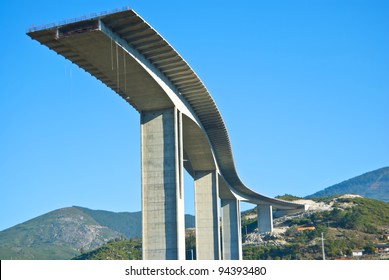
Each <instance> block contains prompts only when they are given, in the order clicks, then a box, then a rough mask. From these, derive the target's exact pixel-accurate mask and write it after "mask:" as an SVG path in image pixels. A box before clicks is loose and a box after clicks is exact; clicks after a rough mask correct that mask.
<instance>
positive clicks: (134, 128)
mask: <svg viewBox="0 0 389 280" xmlns="http://www.w3.org/2000/svg"><path fill="white" fill-rule="evenodd" d="M123 6H130V7H131V8H133V9H134V10H135V11H136V12H137V13H138V14H139V15H141V17H143V18H144V19H145V20H146V21H147V22H148V23H149V24H150V25H151V26H153V27H154V28H155V29H156V30H157V31H158V32H159V33H160V34H161V35H162V36H163V37H164V38H165V39H166V40H167V41H168V42H169V43H170V44H171V45H172V46H173V47H174V48H175V49H176V50H177V51H178V52H179V53H180V54H181V56H182V57H183V58H184V59H185V60H186V61H187V62H188V63H189V64H190V65H191V67H192V68H193V69H194V71H195V72H196V73H197V74H198V75H199V77H200V78H201V79H202V81H203V82H204V84H205V85H206V87H207V88H208V89H209V91H210V93H211V95H212V97H213V98H214V100H215V102H216V104H217V106H218V108H219V110H220V112H221V114H222V116H223V119H224V121H225V124H226V126H227V129H228V133H229V136H230V139H231V144H232V150H233V154H234V159H235V163H236V167H237V170H238V173H239V175H240V177H241V179H242V181H243V182H244V183H245V184H246V185H247V186H248V187H249V188H251V189H253V190H255V191H257V192H260V193H262V194H265V195H268V196H276V195H280V194H285V193H290V194H294V195H298V196H306V195H309V194H312V193H314V192H316V191H319V190H321V189H323V188H325V187H328V186H330V185H333V184H336V183H339V182H341V181H343V180H346V179H349V178H351V177H354V176H357V175H360V174H362V173H365V172H368V171H371V170H374V169H377V168H381V167H384V166H389V126H388V122H389V28H388V27H389V17H388V14H389V1H375V0H366V1H358V0H350V1H345V0H305V1H302V0H290V1H288V0H285V1H282V0H279V1H276V0H272V1H270V0H269V1H259V0H252V1H209V0H196V1H183V0H166V1H151V0H133V1H98V0H93V1H90V0H83V1H75V0H67V1H43V0H34V1H11V0H5V1H3V2H2V5H1V10H0V23H1V27H2V28H1V29H0V32H1V36H0V38H1V39H0V40H1V51H0V58H1V67H0V77H1V83H0V97H1V98H0V190H1V193H0V230H3V229H5V228H8V227H11V226H13V225H16V224H18V223H21V222H23V221H26V220H28V219H30V218H33V217H35V216H38V215H40V214H44V213H46V212H48V211H51V210H55V209H58V208H62V207H68V206H72V205H78V206H84V207H88V208H91V209H102V210H109V211H116V212H121V211H129V212H132V211H139V210H140V148H139V138H140V135H139V130H140V128H139V115H138V113H137V112H136V111H135V110H134V109H133V108H132V107H130V106H129V105H128V104H127V103H125V102H124V101H123V100H122V99H121V98H120V97H119V96H118V95H116V94H115V93H114V92H112V91H111V90H110V89H108V88H107V87H106V86H105V85H103V84H102V83H101V82H99V81H98V80H96V79H95V78H93V77H91V76H90V75H89V74H88V73H85V72H84V71H83V70H80V69H79V68H78V67H77V66H75V65H73V64H71V63H70V62H69V61H67V60H65V59H64V58H62V57H61V56H58V55H57V54H55V53H54V52H53V51H50V50H49V49H48V48H46V47H44V46H41V45H39V43H37V42H36V41H33V40H31V39H30V38H29V37H28V36H27V35H26V31H27V29H28V28H29V27H31V26H32V25H38V26H39V25H42V24H47V23H52V22H59V21H61V20H65V19H70V18H73V17H79V16H83V15H88V14H90V13H93V12H101V11H105V10H112V9H115V8H121V7H123ZM185 183H186V185H185V189H186V194H185V195H186V211H187V212H188V213H193V180H191V178H189V176H187V178H186V180H185ZM245 207H249V206H247V205H246V206H245ZM250 207H251V206H250Z"/></svg>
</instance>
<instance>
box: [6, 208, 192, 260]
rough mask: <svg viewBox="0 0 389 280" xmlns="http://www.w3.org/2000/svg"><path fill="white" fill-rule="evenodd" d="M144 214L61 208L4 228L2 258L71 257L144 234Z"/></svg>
mask: <svg viewBox="0 0 389 280" xmlns="http://www.w3.org/2000/svg"><path fill="white" fill-rule="evenodd" d="M141 216H142V215H141V212H134V213H129V212H122V213H114V212H110V211H103V210H91V209H88V208H84V207H78V206H73V207H68V208H63V209H58V210H55V211H52V212H49V213H47V214H44V215H41V216H39V217H37V218H34V219H31V220H29V221H26V222H24V223H22V224H19V225H16V226H14V227H11V228H9V229H6V230H3V231H0V259H2V260H6V259H40V260H61V259H71V258H73V257H75V256H77V255H79V254H80V252H81V251H83V252H86V251H90V250H93V249H95V248H98V247H99V246H101V245H103V244H106V243H107V242H109V241H111V240H114V239H118V238H125V239H134V238H139V237H141V235H142V222H141V218H142V217H141ZM194 222H195V219H194V216H192V215H185V226H186V227H187V228H193V227H194Z"/></svg>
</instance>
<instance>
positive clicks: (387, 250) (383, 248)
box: [374, 243, 389, 254]
mask: <svg viewBox="0 0 389 280" xmlns="http://www.w3.org/2000/svg"><path fill="white" fill-rule="evenodd" d="M374 246H375V248H376V252H377V254H389V244H388V243H380V244H376V245H374Z"/></svg>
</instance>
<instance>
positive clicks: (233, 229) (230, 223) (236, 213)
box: [221, 199, 242, 260]
mask: <svg viewBox="0 0 389 280" xmlns="http://www.w3.org/2000/svg"><path fill="white" fill-rule="evenodd" d="M221 208H222V244H223V260H241V259H242V236H241V222H240V221H241V217H240V203H239V200H237V199H222V200H221Z"/></svg>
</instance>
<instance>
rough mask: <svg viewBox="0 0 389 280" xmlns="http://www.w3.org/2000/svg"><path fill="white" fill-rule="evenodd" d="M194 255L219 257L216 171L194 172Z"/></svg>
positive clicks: (198, 257)
mask: <svg viewBox="0 0 389 280" xmlns="http://www.w3.org/2000/svg"><path fill="white" fill-rule="evenodd" d="M194 179H195V191H194V194H195V217H196V256H197V259H198V260H219V259H220V224H219V207H218V199H219V190H218V175H217V174H216V171H196V172H195V178H194Z"/></svg>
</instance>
